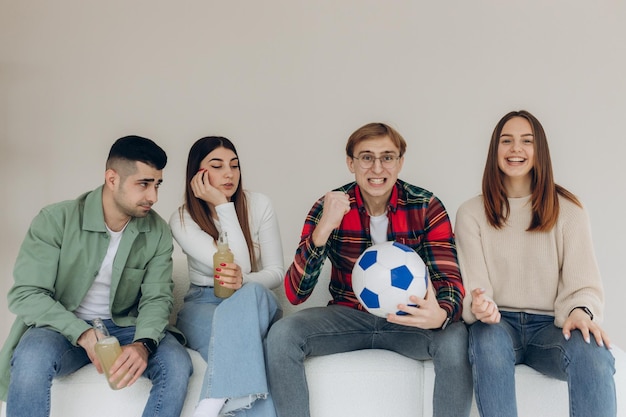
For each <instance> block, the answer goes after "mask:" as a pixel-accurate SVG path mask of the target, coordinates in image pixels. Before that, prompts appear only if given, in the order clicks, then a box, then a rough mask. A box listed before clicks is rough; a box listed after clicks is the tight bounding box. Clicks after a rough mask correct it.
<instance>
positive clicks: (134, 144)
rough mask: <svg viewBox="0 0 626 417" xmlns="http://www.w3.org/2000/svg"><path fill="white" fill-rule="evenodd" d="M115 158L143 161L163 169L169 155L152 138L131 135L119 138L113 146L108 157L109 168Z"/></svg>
mask: <svg viewBox="0 0 626 417" xmlns="http://www.w3.org/2000/svg"><path fill="white" fill-rule="evenodd" d="M115 160H123V161H131V162H135V161H137V162H143V163H144V164H147V165H150V166H151V167H153V168H155V169H158V170H162V169H163V168H165V165H166V164H167V155H166V153H165V151H164V150H163V149H161V147H160V146H159V145H157V144H156V143H154V142H153V141H152V140H150V139H147V138H142V137H141V136H134V135H130V136H124V137H123V138H119V139H118V140H116V141H115V143H114V144H113V146H111V150H110V151H109V157H108V158H107V168H110V166H111V162H113V161H115Z"/></svg>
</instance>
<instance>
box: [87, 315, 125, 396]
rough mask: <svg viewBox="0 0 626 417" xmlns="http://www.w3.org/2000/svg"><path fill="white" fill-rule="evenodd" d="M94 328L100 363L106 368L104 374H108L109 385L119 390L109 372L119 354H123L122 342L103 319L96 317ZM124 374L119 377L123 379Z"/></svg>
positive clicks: (93, 323)
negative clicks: (111, 332) (110, 331)
mask: <svg viewBox="0 0 626 417" xmlns="http://www.w3.org/2000/svg"><path fill="white" fill-rule="evenodd" d="M92 325H93V329H94V330H95V333H96V339H97V342H96V346H95V350H96V356H97V357H98V360H99V361H100V365H102V369H103V370H104V375H106V378H107V382H108V383H109V386H110V387H111V388H112V389H114V390H117V389H119V388H118V387H117V386H116V384H114V383H112V382H111V381H109V378H110V377H111V374H110V373H109V372H110V370H111V367H112V366H113V363H115V360H116V359H117V357H118V356H119V355H121V354H122V348H121V347H120V342H119V341H118V340H117V337H115V336H111V335H110V334H109V331H108V330H107V328H106V326H105V325H104V323H103V322H102V319H100V318H96V319H94V320H93V322H92ZM123 377H124V376H122V377H121V378H119V379H118V381H119V380H121V379H122V378H123Z"/></svg>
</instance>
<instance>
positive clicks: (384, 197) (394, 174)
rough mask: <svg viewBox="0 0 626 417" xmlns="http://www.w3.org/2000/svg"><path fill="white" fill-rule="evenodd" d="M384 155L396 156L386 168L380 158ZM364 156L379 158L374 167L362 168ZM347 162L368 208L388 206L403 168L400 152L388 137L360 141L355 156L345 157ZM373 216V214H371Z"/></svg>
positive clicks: (354, 151) (402, 158) (355, 148)
mask: <svg viewBox="0 0 626 417" xmlns="http://www.w3.org/2000/svg"><path fill="white" fill-rule="evenodd" d="M385 156H391V157H393V162H391V163H390V162H389V161H388V162H385V166H383V159H380V158H382V157H385ZM363 157H365V159H368V157H372V158H376V159H374V164H373V165H372V166H371V167H369V168H363V167H362V165H363V163H362V161H364V159H363ZM387 159H389V158H387ZM346 163H347V164H348V169H350V172H352V173H353V174H354V177H355V180H356V183H357V184H358V185H359V187H360V188H361V194H362V196H363V199H364V200H365V204H366V207H367V206H368V205H369V206H380V205H381V204H386V203H387V201H388V200H389V197H390V196H391V191H392V189H393V187H394V186H395V183H396V180H397V179H398V174H399V173H400V170H401V169H402V164H403V163H404V157H403V156H400V149H398V147H397V146H396V145H395V144H394V143H393V141H392V140H391V139H390V138H389V137H388V136H381V137H374V138H370V139H365V140H363V141H361V142H359V143H358V144H357V145H356V146H355V147H354V150H353V154H352V156H348V157H347V158H346ZM366 165H367V164H366ZM370 214H374V213H371V212H370Z"/></svg>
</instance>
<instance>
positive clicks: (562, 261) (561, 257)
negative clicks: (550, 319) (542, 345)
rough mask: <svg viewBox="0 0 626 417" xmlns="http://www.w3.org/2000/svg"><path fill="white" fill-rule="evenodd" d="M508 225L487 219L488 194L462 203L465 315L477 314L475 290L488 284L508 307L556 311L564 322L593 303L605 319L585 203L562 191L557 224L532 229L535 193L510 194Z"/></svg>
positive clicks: (598, 317)
mask: <svg viewBox="0 0 626 417" xmlns="http://www.w3.org/2000/svg"><path fill="white" fill-rule="evenodd" d="M509 205H510V209H511V213H510V216H509V219H508V220H507V223H506V225H505V226H504V227H502V228H500V229H496V228H495V227H493V226H491V224H489V222H488V221H487V216H486V215H485V208H484V206H483V200H482V196H478V197H475V198H472V199H470V200H468V201H466V202H465V203H463V204H462V205H461V207H459V209H458V211H457V216H456V223H455V236H456V243H457V250H458V256H459V264H460V266H461V274H462V277H463V284H464V286H465V290H466V294H465V299H464V302H463V319H464V320H465V321H466V322H467V323H473V322H474V321H476V317H475V316H474V314H472V311H471V303H472V295H471V291H472V290H473V289H475V288H484V289H485V290H486V294H487V295H488V296H490V297H492V298H493V300H494V301H495V303H496V304H497V305H498V308H499V309H500V310H502V311H514V312H520V311H521V312H526V313H532V314H545V315H551V316H554V318H555V320H554V322H555V325H556V326H558V327H563V323H564V322H565V320H566V319H567V317H568V315H569V313H570V312H571V310H572V309H574V308H576V307H582V306H584V307H588V308H589V309H590V310H591V312H592V313H593V315H594V319H593V320H594V321H598V322H600V321H602V313H603V302H604V293H603V288H602V280H601V277H600V271H599V269H598V265H597V262H596V257H595V254H594V250H593V244H592V240H591V230H590V226H589V218H588V215H587V212H586V210H585V209H583V208H580V207H579V206H577V205H576V204H574V203H572V202H571V201H569V200H567V199H565V198H563V197H560V196H559V206H560V210H559V218H558V220H557V223H556V225H555V226H554V227H553V228H552V230H550V231H547V232H528V231H526V229H527V228H528V226H529V225H530V219H531V216H532V212H531V201H530V196H528V197H523V198H510V199H509Z"/></svg>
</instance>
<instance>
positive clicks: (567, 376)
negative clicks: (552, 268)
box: [469, 311, 617, 417]
mask: <svg viewBox="0 0 626 417" xmlns="http://www.w3.org/2000/svg"><path fill="white" fill-rule="evenodd" d="M501 314H502V318H501V320H500V323H498V324H485V323H482V322H476V323H474V324H472V325H471V326H470V327H469V358H470V363H471V364H472V373H473V378H474V389H475V395H476V404H477V406H478V411H479V412H480V415H481V416H482V417H515V416H517V403H516V399H515V365H516V364H526V365H528V366H530V367H531V368H534V369H536V370H537V371H539V372H541V373H542V374H545V375H548V376H550V377H553V378H557V379H560V380H563V381H567V385H568V389H569V409H570V416H572V417H589V416H593V417H604V416H607V417H608V416H612V417H615V415H616V413H617V411H616V396H615V382H614V380H613V374H614V373H615V359H614V358H613V355H612V354H611V352H610V351H609V350H608V349H606V348H605V347H601V346H598V345H597V344H596V342H595V340H594V339H593V337H592V338H591V343H586V342H585V340H584V339H583V337H582V333H581V332H580V331H578V330H576V331H573V332H572V334H571V338H570V340H565V337H564V336H563V333H562V329H560V328H558V327H556V326H555V325H554V317H552V316H546V315H539V314H527V313H512V312H505V311H503V312H501Z"/></svg>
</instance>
